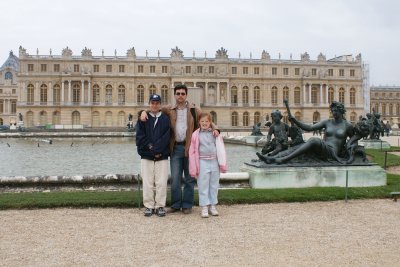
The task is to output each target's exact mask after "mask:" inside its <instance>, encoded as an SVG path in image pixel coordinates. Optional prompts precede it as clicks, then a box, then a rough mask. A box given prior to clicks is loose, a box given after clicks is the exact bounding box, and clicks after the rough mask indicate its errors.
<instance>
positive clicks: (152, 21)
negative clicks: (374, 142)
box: [0, 0, 400, 86]
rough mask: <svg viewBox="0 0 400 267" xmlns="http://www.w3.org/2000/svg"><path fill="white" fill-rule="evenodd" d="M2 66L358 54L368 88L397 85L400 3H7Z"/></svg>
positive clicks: (0, 37) (0, 41)
mask: <svg viewBox="0 0 400 267" xmlns="http://www.w3.org/2000/svg"><path fill="white" fill-rule="evenodd" d="M0 25H1V34H0V65H2V64H3V62H4V61H5V60H6V59H7V57H8V54H9V51H10V50H13V51H14V52H15V54H16V55H18V47H19V46H20V45H21V46H22V47H24V48H26V49H27V52H28V53H29V54H33V55H35V54H36V49H39V54H44V55H48V54H49V50H50V48H51V49H52V51H53V54H57V55H60V54H61V50H62V49H63V48H65V47H66V46H68V47H70V48H71V49H72V51H73V53H74V54H75V55H80V53H81V51H82V49H83V48H84V47H88V48H90V49H92V53H93V55H98V56H100V55H101V51H102V49H104V54H105V55H106V56H107V55H108V56H112V55H114V50H117V55H121V56H122V55H126V50H127V49H129V48H131V47H135V50H136V54H137V55H138V56H145V53H146V50H148V53H149V56H157V51H158V50H160V54H161V56H165V57H168V56H169V55H170V53H171V48H173V47H175V46H178V47H179V48H180V49H181V50H183V54H184V56H188V57H189V56H192V55H193V51H195V53H196V56H198V55H202V56H204V52H205V51H207V56H208V57H214V56H215V51H216V50H218V49H219V48H220V47H224V48H225V49H227V50H228V55H229V57H238V54H239V52H240V53H241V56H242V58H249V57H250V53H252V56H253V58H260V57H261V52H262V50H264V49H265V50H266V51H267V52H269V54H270V55H271V58H278V57H279V54H281V58H282V59H289V58H290V54H292V56H293V59H300V54H301V53H304V52H308V53H309V54H310V57H311V59H313V60H315V59H316V58H317V55H318V54H319V53H320V52H322V53H323V54H325V55H326V57H327V59H330V58H333V57H335V56H339V55H348V54H352V55H353V56H356V55H357V54H358V53H361V54H362V58H363V60H364V62H366V63H368V64H369V66H370V84H371V85H397V86H400V71H399V69H400V65H399V59H400V57H399V54H400V53H399V50H400V1H398V0H302V1H299V0H280V1H276V0H275V1H273V0H247V1H245V0H197V1H190V0H140V1H136V0H114V1H105V0H81V1H77V0H67V1H59V0H35V1H26V0H13V1H10V2H8V3H7V4H5V3H2V8H1V11H0Z"/></svg>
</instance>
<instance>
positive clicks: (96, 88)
mask: <svg viewBox="0 0 400 267" xmlns="http://www.w3.org/2000/svg"><path fill="white" fill-rule="evenodd" d="M92 101H93V105H98V104H99V103H100V86H99V85H98V84H94V85H93V94H92Z"/></svg>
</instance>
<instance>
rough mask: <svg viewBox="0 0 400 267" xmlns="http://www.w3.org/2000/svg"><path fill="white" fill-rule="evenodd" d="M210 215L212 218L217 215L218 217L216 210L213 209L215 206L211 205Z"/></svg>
mask: <svg viewBox="0 0 400 267" xmlns="http://www.w3.org/2000/svg"><path fill="white" fill-rule="evenodd" d="M210 213H211V215H212V216H218V215H219V213H218V210H217V208H216V207H215V205H211V207H210Z"/></svg>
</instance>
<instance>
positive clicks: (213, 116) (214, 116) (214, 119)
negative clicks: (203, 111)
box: [210, 111, 217, 124]
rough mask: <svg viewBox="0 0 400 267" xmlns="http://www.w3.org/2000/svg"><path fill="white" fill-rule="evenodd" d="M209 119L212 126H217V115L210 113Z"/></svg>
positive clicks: (213, 112)
mask: <svg viewBox="0 0 400 267" xmlns="http://www.w3.org/2000/svg"><path fill="white" fill-rule="evenodd" d="M210 114H211V119H212V121H213V123H214V124H217V113H216V112H215V111H211V112H210Z"/></svg>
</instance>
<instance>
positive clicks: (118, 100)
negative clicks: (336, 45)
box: [9, 47, 369, 129]
mask: <svg viewBox="0 0 400 267" xmlns="http://www.w3.org/2000/svg"><path fill="white" fill-rule="evenodd" d="M19 63H20V67H19V72H18V90H17V93H18V102H17V112H18V113H21V114H22V115H23V118H24V122H25V126H26V127H32V126H49V127H62V126H64V127H70V128H71V127H72V128H74V127H121V126H125V125H126V124H127V117H128V115H129V114H137V112H138V111H139V110H142V109H144V108H146V107H147V106H148V99H149V95H150V94H153V93H157V94H160V95H161V97H162V99H163V104H171V103H174V98H173V87H174V86H175V85H176V84H180V83H184V84H186V85H187V86H188V87H189V100H190V101H192V102H194V103H196V105H198V106H200V107H201V108H202V110H203V111H205V112H211V113H212V115H213V117H214V120H215V122H216V123H217V124H218V126H219V127H221V128H224V129H234V128H248V127H251V126H252V125H254V124H255V123H257V122H265V119H266V117H269V114H270V113H271V112H272V111H273V110H275V109H279V110H281V111H282V113H283V114H284V116H285V117H286V116H287V112H286V108H285V106H284V104H283V99H288V100H289V105H290V107H291V112H292V114H293V115H294V116H295V117H297V118H298V119H300V120H302V121H304V122H307V123H313V122H317V121H319V120H321V119H325V118H328V117H329V116H330V114H329V103H331V102H332V101H333V100H335V101H340V102H343V103H344V104H345V106H346V109H347V113H346V116H347V119H348V120H350V121H352V122H355V121H356V120H357V119H358V116H359V115H365V113H366V111H368V110H369V86H368V72H367V65H365V64H363V62H362V59H361V55H357V56H356V57H355V58H353V57H352V56H351V55H346V56H340V57H336V58H333V59H329V60H327V59H326V57H325V56H324V55H323V54H320V55H319V56H318V58H317V60H311V59H310V56H309V55H308V54H307V53H304V54H302V55H301V58H300V59H299V60H294V59H292V58H290V59H280V58H279V59H271V57H270V55H269V54H268V53H267V52H266V51H263V52H262V53H261V58H258V59H253V58H252V57H251V56H250V58H241V57H240V56H239V57H238V58H230V57H228V53H227V50H225V49H224V48H221V49H219V50H218V51H216V54H215V57H212V58H210V57H207V55H204V56H200V55H195V54H194V53H193V55H192V56H191V57H185V56H184V55H183V52H182V51H181V50H180V49H179V48H178V47H176V48H174V49H172V50H171V54H170V56H169V57H160V55H159V53H158V56H156V57H150V56H148V55H147V52H146V55H145V56H136V53H135V49H134V48H131V49H128V50H127V53H126V55H124V56H117V53H116V52H115V54H114V55H113V56H104V53H102V55H101V56H94V55H92V52H91V50H90V49H88V48H84V49H83V50H82V51H81V53H80V55H75V54H73V52H72V51H71V49H69V48H68V47H66V48H65V49H63V51H62V53H61V55H53V54H52V52H51V51H50V53H49V54H48V55H41V54H39V52H37V53H36V55H30V54H28V53H27V51H26V50H25V49H24V48H22V47H20V48H19ZM9 109H10V110H11V109H12V108H9ZM14 115H15V113H14Z"/></svg>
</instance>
